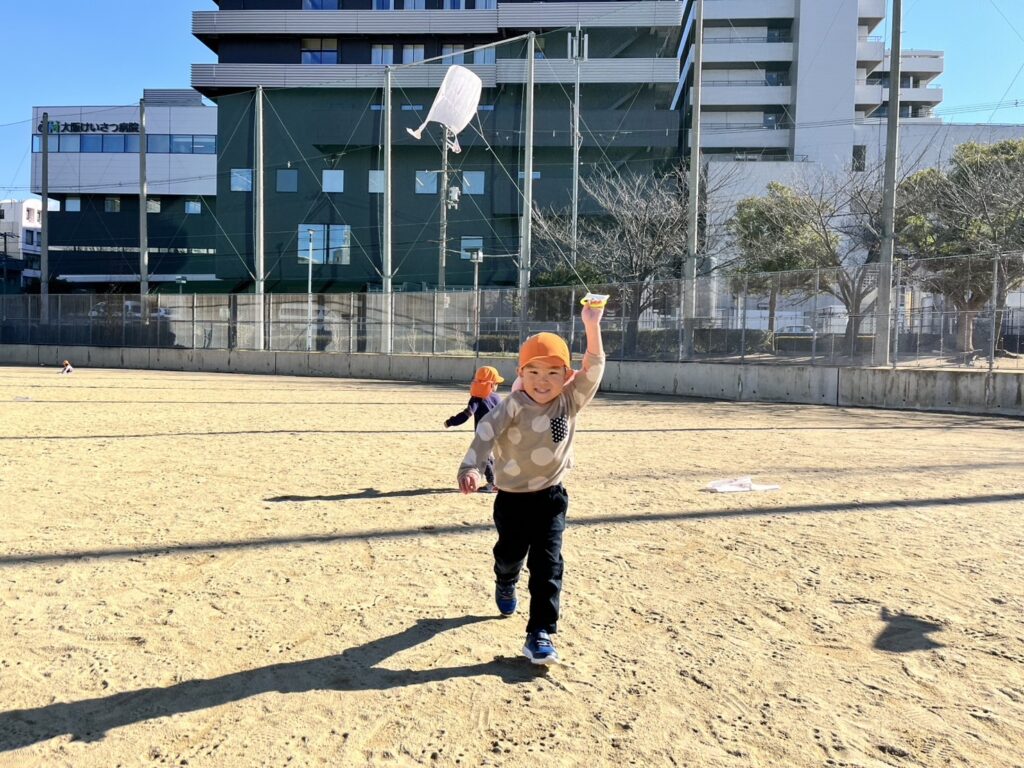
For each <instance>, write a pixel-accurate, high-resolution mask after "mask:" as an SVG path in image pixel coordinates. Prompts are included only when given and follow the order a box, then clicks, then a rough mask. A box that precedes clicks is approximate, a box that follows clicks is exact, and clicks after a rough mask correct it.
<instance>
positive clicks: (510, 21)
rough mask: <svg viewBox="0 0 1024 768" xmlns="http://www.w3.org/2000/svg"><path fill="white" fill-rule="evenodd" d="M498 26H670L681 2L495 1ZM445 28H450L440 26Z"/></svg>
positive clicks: (679, 15)
mask: <svg viewBox="0 0 1024 768" xmlns="http://www.w3.org/2000/svg"><path fill="white" fill-rule="evenodd" d="M497 13H498V26H499V27H500V28H502V29H559V28H561V27H575V26H576V25H577V24H579V25H580V26H581V27H584V28H590V29H595V28H597V27H670V28H673V29H678V28H679V27H681V26H682V23H683V4H682V3H681V2H672V1H671V0H668V1H667V0H640V1H639V2H616V3H607V2H603V3H602V2H597V3H499V5H498V11H497ZM444 31H446V32H448V31H450V30H444Z"/></svg>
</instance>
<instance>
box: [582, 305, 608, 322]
mask: <svg viewBox="0 0 1024 768" xmlns="http://www.w3.org/2000/svg"><path fill="white" fill-rule="evenodd" d="M602 315H604V304H601V305H600V306H599V305H597V304H587V305H586V306H584V307H583V311H582V312H580V317H581V318H582V320H583V324H584V325H597V324H598V323H600V322H601V317H602Z"/></svg>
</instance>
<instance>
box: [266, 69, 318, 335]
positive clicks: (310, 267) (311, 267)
mask: <svg viewBox="0 0 1024 768" xmlns="http://www.w3.org/2000/svg"><path fill="white" fill-rule="evenodd" d="M254 117H255V125H254V136H253V169H252V170H253V212H252V236H253V243H252V246H253V247H252V252H253V271H254V273H255V275H256V285H255V292H256V329H255V330H256V333H255V336H256V339H255V341H256V349H263V348H264V346H265V344H264V328H263V323H264V308H263V299H264V297H263V294H264V288H265V280H266V270H265V266H264V257H263V86H257V88H256V109H255V114H254ZM310 268H312V267H310Z"/></svg>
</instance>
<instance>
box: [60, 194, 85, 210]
mask: <svg viewBox="0 0 1024 768" xmlns="http://www.w3.org/2000/svg"><path fill="white" fill-rule="evenodd" d="M81 211H82V198H80V197H65V198H64V212H65V213H81Z"/></svg>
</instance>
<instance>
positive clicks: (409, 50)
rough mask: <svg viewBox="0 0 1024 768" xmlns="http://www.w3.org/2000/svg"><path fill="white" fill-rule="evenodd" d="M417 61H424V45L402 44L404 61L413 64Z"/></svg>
mask: <svg viewBox="0 0 1024 768" xmlns="http://www.w3.org/2000/svg"><path fill="white" fill-rule="evenodd" d="M415 61H423V46H422V45H403V46H402V63H403V64H412V63H413V62H415Z"/></svg>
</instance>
